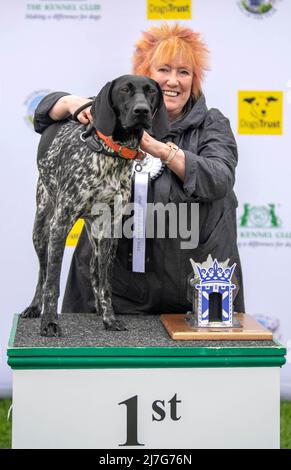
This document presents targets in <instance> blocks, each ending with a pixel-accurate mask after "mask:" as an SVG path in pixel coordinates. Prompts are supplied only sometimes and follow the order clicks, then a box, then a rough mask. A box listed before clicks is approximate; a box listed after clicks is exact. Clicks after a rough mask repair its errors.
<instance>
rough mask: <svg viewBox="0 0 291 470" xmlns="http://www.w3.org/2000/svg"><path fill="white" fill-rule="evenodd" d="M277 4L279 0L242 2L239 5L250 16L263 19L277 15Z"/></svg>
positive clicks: (245, 0) (244, 0)
mask: <svg viewBox="0 0 291 470" xmlns="http://www.w3.org/2000/svg"><path fill="white" fill-rule="evenodd" d="M277 2H278V0H240V1H239V2H238V5H239V7H240V9H241V10H242V11H243V12H244V13H246V14H247V15H248V16H252V17H253V18H256V19H262V18H265V17H267V16H270V15H271V14H273V13H275V11H276V9H275V7H274V5H275V4H276V3H277Z"/></svg>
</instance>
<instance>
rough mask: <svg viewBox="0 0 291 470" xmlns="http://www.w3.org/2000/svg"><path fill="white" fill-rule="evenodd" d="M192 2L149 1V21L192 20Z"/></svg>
mask: <svg viewBox="0 0 291 470" xmlns="http://www.w3.org/2000/svg"><path fill="white" fill-rule="evenodd" d="M191 6H192V0H171V1H168V0H147V19H148V20H190V19H191Z"/></svg>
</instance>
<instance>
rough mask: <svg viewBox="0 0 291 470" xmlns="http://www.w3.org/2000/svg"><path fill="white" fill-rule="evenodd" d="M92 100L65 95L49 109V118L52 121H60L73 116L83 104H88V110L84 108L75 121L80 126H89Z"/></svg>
mask: <svg viewBox="0 0 291 470" xmlns="http://www.w3.org/2000/svg"><path fill="white" fill-rule="evenodd" d="M91 102H92V100H89V99H87V98H82V97H81V96H76V95H66V96H63V97H62V98H60V99H59V100H58V101H57V102H56V104H55V105H54V106H53V107H52V108H51V109H50V111H49V116H50V118H51V119H53V120H54V121H61V120H62V119H66V118H67V117H69V116H71V115H73V114H74V112H75V111H76V110H77V109H78V108H80V107H81V106H83V104H85V103H88V108H85V109H84V110H83V111H81V113H79V114H78V116H77V119H78V121H80V122H81V123H82V124H89V122H92V116H91V112H90V109H91V106H89V103H91Z"/></svg>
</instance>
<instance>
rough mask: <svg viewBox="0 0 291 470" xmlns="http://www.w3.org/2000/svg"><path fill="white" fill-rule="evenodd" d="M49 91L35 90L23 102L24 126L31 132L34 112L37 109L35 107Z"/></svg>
mask: <svg viewBox="0 0 291 470" xmlns="http://www.w3.org/2000/svg"><path fill="white" fill-rule="evenodd" d="M50 92H51V90H37V91H34V92H32V93H31V94H30V95H29V96H28V97H27V98H26V99H25V102H24V106H25V116H24V119H25V122H26V124H27V125H28V126H29V127H30V128H31V129H32V130H33V117H34V112H35V110H36V108H37V105H38V104H39V103H40V101H41V100H42V99H43V98H44V97H45V96H46V95H48V93H50Z"/></svg>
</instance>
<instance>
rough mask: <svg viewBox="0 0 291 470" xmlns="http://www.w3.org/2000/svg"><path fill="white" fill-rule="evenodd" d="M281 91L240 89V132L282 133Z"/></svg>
mask: <svg viewBox="0 0 291 470" xmlns="http://www.w3.org/2000/svg"><path fill="white" fill-rule="evenodd" d="M282 119H283V93H282V92H281V91H239V92H238V133H239V134H282V133H283V130H282V124H283V123H282Z"/></svg>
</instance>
